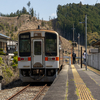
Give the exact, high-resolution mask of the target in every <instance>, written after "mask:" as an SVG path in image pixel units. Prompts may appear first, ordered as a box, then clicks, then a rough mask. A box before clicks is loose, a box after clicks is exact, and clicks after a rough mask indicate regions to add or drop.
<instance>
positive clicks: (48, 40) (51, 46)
mask: <svg viewBox="0 0 100 100" xmlns="http://www.w3.org/2000/svg"><path fill="white" fill-rule="evenodd" d="M45 55H46V56H57V35H56V34H55V33H48V32H46V33H45Z"/></svg>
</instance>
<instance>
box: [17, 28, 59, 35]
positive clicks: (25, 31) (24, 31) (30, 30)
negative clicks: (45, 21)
mask: <svg viewBox="0 0 100 100" xmlns="http://www.w3.org/2000/svg"><path fill="white" fill-rule="evenodd" d="M32 31H36V32H37V31H42V32H43V31H45V32H51V33H55V34H58V33H57V32H56V31H53V30H45V29H28V30H23V31H20V32H19V34H21V33H27V32H32Z"/></svg>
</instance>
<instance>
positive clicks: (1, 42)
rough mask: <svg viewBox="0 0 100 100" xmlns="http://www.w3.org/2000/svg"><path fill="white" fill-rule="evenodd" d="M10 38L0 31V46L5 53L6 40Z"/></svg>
mask: <svg viewBox="0 0 100 100" xmlns="http://www.w3.org/2000/svg"><path fill="white" fill-rule="evenodd" d="M10 39H11V38H10V37H8V36H6V35H4V34H1V33H0V48H2V49H3V52H4V53H7V40H10Z"/></svg>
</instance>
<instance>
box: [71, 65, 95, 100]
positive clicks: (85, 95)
mask: <svg viewBox="0 0 100 100" xmlns="http://www.w3.org/2000/svg"><path fill="white" fill-rule="evenodd" d="M71 67H72V72H73V76H74V82H75V85H76V88H77V89H78V93H79V100H94V98H93V96H92V94H91V92H90V91H89V90H88V88H87V87H86V85H85V83H84V82H83V80H82V79H81V77H80V75H79V74H78V72H77V70H76V68H75V67H74V65H71Z"/></svg>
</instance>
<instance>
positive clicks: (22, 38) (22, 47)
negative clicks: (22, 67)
mask: <svg viewBox="0 0 100 100" xmlns="http://www.w3.org/2000/svg"><path fill="white" fill-rule="evenodd" d="M30 55H31V44H30V33H25V34H20V35H19V56H30Z"/></svg>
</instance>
